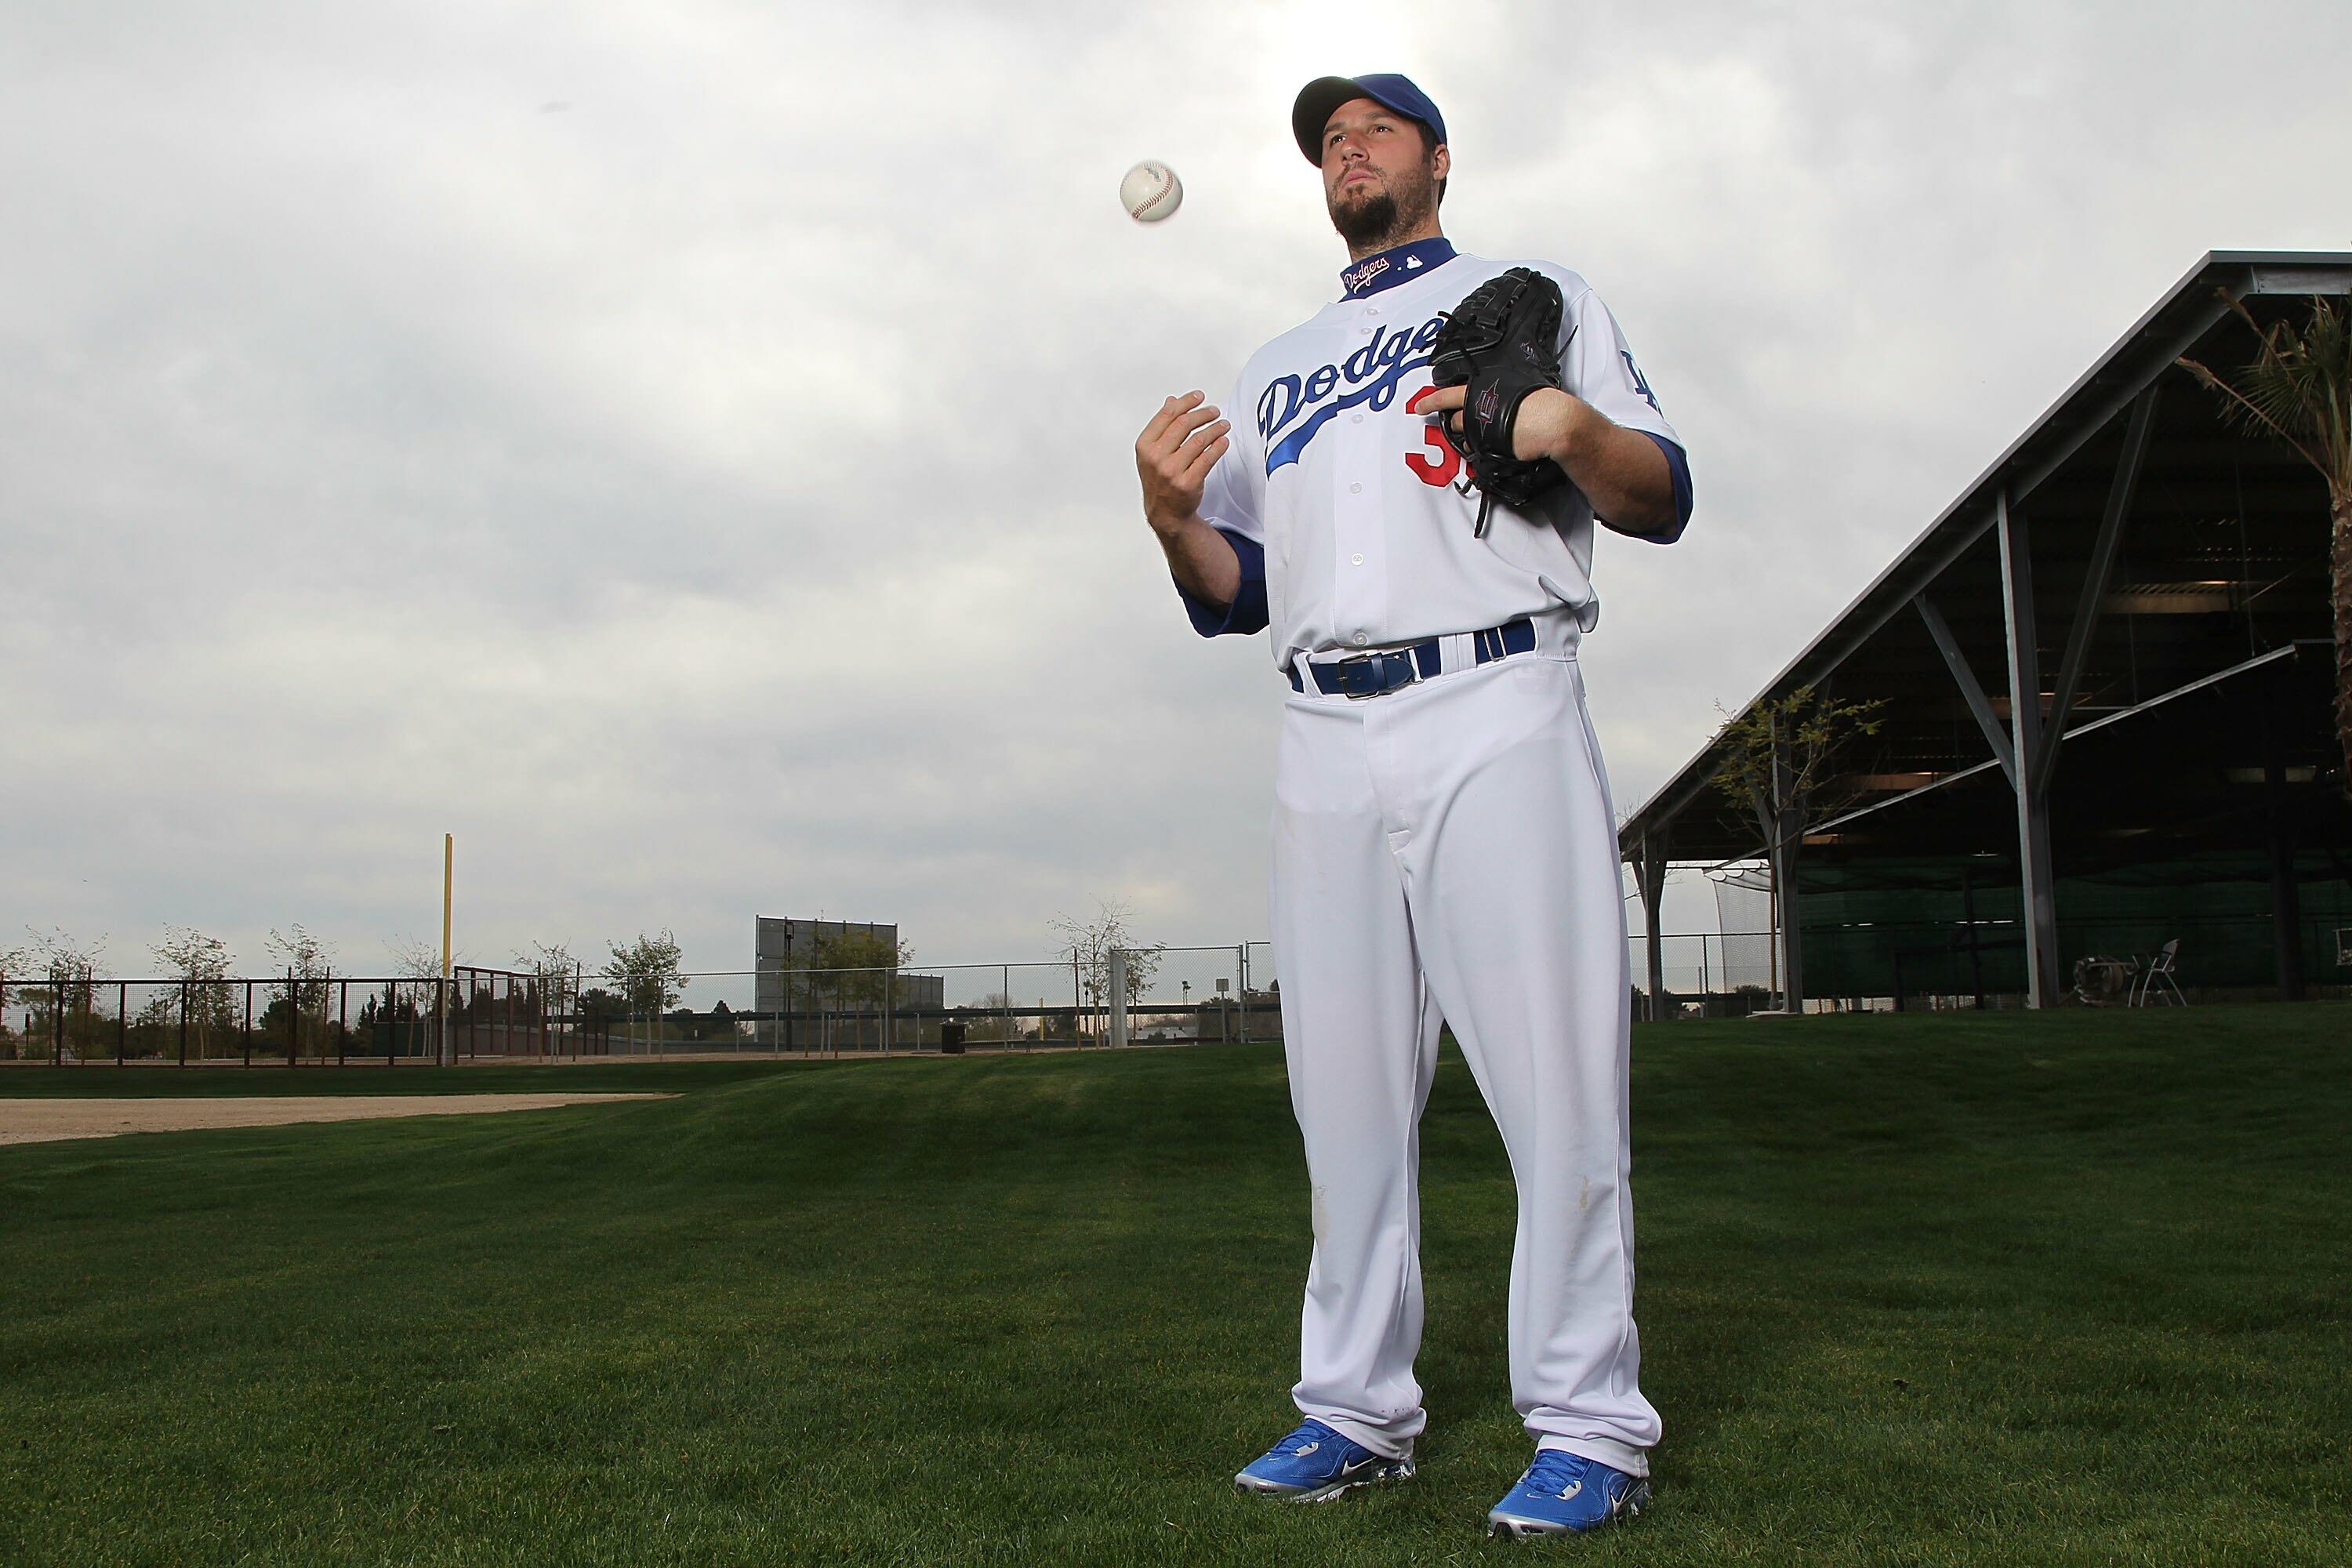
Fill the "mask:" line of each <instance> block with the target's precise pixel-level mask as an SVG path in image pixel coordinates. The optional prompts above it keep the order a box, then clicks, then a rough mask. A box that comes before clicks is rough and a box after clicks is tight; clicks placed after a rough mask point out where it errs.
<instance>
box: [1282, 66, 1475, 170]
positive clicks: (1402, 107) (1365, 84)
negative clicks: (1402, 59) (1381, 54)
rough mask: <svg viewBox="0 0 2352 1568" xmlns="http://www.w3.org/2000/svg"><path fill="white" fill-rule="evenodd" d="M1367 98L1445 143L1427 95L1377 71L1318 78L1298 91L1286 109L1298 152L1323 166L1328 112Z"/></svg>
mask: <svg viewBox="0 0 2352 1568" xmlns="http://www.w3.org/2000/svg"><path fill="white" fill-rule="evenodd" d="M1356 98H1369V99H1370V100H1372V101H1373V102H1374V103H1377V104H1380V105H1381V106H1382V107H1383V108H1387V109H1393V110H1396V111H1397V112H1398V113H1399V114H1402V115H1403V116H1404V117H1405V118H1406V119H1408V120H1418V121H1421V122H1422V123H1423V125H1426V126H1428V127H1429V132H1430V134H1431V135H1433V136H1434V137H1436V138H1437V139H1438V140H1439V141H1440V142H1443V141H1444V140H1445V117H1444V115H1442V114H1440V113H1438V112H1437V105H1435V104H1433V103H1432V102H1430V101H1429V94H1427V93H1425V92H1423V91H1422V90H1421V89H1419V88H1417V87H1415V86H1413V85H1412V78H1410V77H1402V76H1398V75H1397V74H1396V73H1395V72H1393V71H1381V72H1377V73H1375V74H1373V75H1371V76H1320V77H1317V78H1316V79H1314V80H1313V81H1310V82H1308V83H1307V85H1306V86H1305V87H1302V88H1300V89H1298V101H1297V102H1296V103H1294V104H1292V105H1291V106H1290V133H1291V134H1292V135H1293V136H1295V137H1297V139H1298V150H1299V151H1300V152H1302V153H1306V154H1307V162H1308V163H1313V164H1315V165H1316V166H1317V167H1318V168H1320V167H1321V166H1322V163H1323V127H1324V125H1325V123H1326V122H1327V121H1329V120H1330V118H1331V111H1332V110H1335V109H1337V108H1339V106H1340V105H1341V104H1343V103H1345V102H1347V101H1348V100H1350V99H1356Z"/></svg>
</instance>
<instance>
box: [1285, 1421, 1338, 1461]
mask: <svg viewBox="0 0 2352 1568" xmlns="http://www.w3.org/2000/svg"><path fill="white" fill-rule="evenodd" d="M1336 1436H1339V1434H1338V1433H1337V1432H1334V1431H1333V1430H1331V1428H1330V1427H1328V1426H1324V1425H1323V1424H1322V1423H1321V1422H1319V1421H1308V1422H1306V1423H1304V1424H1302V1425H1301V1426H1299V1428H1298V1430H1297V1431H1296V1432H1293V1433H1292V1434H1291V1435H1290V1436H1287V1437H1285V1438H1284V1439H1283V1440H1282V1441H1281V1442H1279V1443H1276V1445H1275V1446H1274V1451H1275V1453H1276V1454H1283V1455H1289V1454H1296V1453H1297V1452H1298V1450H1299V1449H1301V1448H1304V1447H1307V1445H1308V1444H1309V1443H1320V1442H1323V1441H1325V1440H1326V1439H1328V1438H1331V1437H1336Z"/></svg>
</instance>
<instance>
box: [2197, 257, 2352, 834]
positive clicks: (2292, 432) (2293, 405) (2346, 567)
mask: <svg viewBox="0 0 2352 1568" xmlns="http://www.w3.org/2000/svg"><path fill="white" fill-rule="evenodd" d="M2222 299H2223V300H2226V301H2227V302H2228V304H2229V306H2230V309H2231V310H2234V311H2236V312H2237V313H2238V316H2239V319H2240V320H2242V321H2244V322H2245V323H2246V325H2248V326H2249V327H2252V328H2253V330H2254V336H2255V337H2256V338H2257V339H2258V340H2260V342H2261V343H2262V348H2261V350H2260V351H2259V353H2257V354H2256V356H2255V358H2254V361H2253V363H2251V364H2249V365H2247V366H2246V367H2245V368H2244V369H2243V370H2241V371H2240V372H2239V373H2238V374H2237V376H2236V378H2235V381H2234V383H2232V382H2229V381H2224V380H2222V379H2221V377H2220V376H2218V375H2216V374H2213V373H2212V372H2211V371H2210V370H2208V369H2206V368H2205V367H2204V366H2203V365H2201V364H2199V363H2197V362H2196V361H2195V360H2192V359H2184V360H2182V361H2181V362H2180V365H2181V368H2182V369H2184V370H2186V371H2188V372H2189V374H2191V375H2193V376H2195V377H2196V378H2197V379H2198V380H2199V381H2200V382H2201V383H2203V384H2205V385H2206V386H2208V387H2210V388H2211V389H2212V390H2213V391H2214V392H2216V393H2218V394H2220V395H2221V396H2222V397H2223V398H2224V399H2226V400H2227V401H2228V404H2229V406H2230V413H2231V416H2232V418H2233V419H2234V420H2235V422H2236V423H2238V424H2239V425H2242V426H2244V427H2245V428H2246V429H2248V430H2253V431H2261V432H2266V433H2268V434H2270V435H2273V436H2275V437H2278V438H2279V439H2280V440H2282V441H2284V442H2285V443H2286V444H2287V445H2288V446H2290V447H2294V449H2295V450H2296V451H2297V452H2299V453H2301V454H2302V455H2303V458H2304V460H2305V462H2307V463H2309V464H2310V465H2311V466H2312V467H2313V468H2317V469H2318V470H2319V477H2320V478H2321V479H2325V480H2326V481H2327V518H2328V529H2329V534H2328V551H2327V565H2328V572H2329V574H2330V581H2329V584H2328V602H2329V605H2331V606H2332V608H2333V609H2334V611H2335V620H2336V745H2337V747H2338V749H2340V750H2341V751H2342V752H2343V753H2344V774H2343V779H2342V783H2343V785H2344V793H2345V795H2347V797H2352V312H2347V311H2345V310H2338V309H2337V307H2336V303H2335V301H2333V300H2326V299H2321V298H2315V299H2314V300H2312V301H2311V320H2310V321H2308V322H2307V323H2305V326H2304V328H2303V330H2302V331H2296V330H2295V327H2294V322H2293V321H2278V322H2276V323H2274V324H2273V325H2272V326H2271V327H2270V329H2269V330H2268V331H2264V330H2263V327H2262V326H2261V325H2260V324H2259V323H2257V322H2256V321H2255V320H2254V318H2253V315H2252V312H2251V311H2249V310H2247V309H2246V307H2245V306H2244V305H2243V304H2242V303H2241V302H2240V301H2239V300H2236V299H2235V298H2233V297H2231V295H2230V294H2228V293H2227V292H2224V293H2223V295H2222Z"/></svg>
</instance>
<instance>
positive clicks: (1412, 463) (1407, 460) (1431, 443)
mask: <svg viewBox="0 0 2352 1568" xmlns="http://www.w3.org/2000/svg"><path fill="white" fill-rule="evenodd" d="M1421 439H1422V444H1423V446H1426V447H1430V448H1432V449H1433V451H1435V453H1436V454H1437V455H1436V456H1435V457H1433V458H1425V457H1423V456H1422V455H1421V454H1420V453H1419V452H1407V453H1406V454H1405V455H1404V466H1405V467H1406V468H1411V469H1412V471H1413V476H1414V477H1415V478H1416V479H1420V480H1421V482H1422V483H1423V484H1425V485H1431V486H1436V485H1450V484H1452V483H1453V482H1454V478H1455V477H1456V476H1457V475H1459V474H1460V473H1461V472H1462V454H1461V453H1459V452H1457V451H1455V450H1454V447H1453V444H1452V443H1451V442H1449V441H1447V440H1446V438H1445V435H1444V432H1443V431H1441V430H1440V429H1438V427H1437V426H1435V425H1424V426H1422V427H1421Z"/></svg>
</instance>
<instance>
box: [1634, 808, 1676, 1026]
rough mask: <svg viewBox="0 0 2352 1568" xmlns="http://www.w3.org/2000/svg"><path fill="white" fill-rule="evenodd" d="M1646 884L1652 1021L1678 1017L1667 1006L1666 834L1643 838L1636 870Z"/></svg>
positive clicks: (1644, 919) (1644, 914)
mask: <svg viewBox="0 0 2352 1568" xmlns="http://www.w3.org/2000/svg"><path fill="white" fill-rule="evenodd" d="M1634 875H1635V878H1636V879H1638V880H1639V881H1640V883H1641V885H1642V924H1643V938H1644V947H1645V949H1646V951H1647V956H1648V958H1649V961H1650V962H1649V972H1650V1022H1652V1023H1656V1022H1658V1021H1659V1020H1660V1019H1662V1018H1671V1017H1673V1016H1674V1013H1673V1011H1672V1009H1670V1008H1669V1007H1668V1006H1667V1005H1666V944H1665V939H1664V934H1663V933H1664V929H1665V928H1664V911H1663V910H1662V909H1661V908H1660V906H1661V905H1662V904H1663V903H1664V899H1665V891H1666V844H1665V837H1664V835H1663V834H1657V833H1646V834H1643V836H1642V858H1641V859H1640V860H1639V861H1638V862H1636V864H1635V867H1634Z"/></svg>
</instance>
